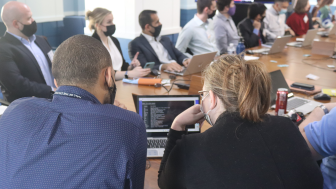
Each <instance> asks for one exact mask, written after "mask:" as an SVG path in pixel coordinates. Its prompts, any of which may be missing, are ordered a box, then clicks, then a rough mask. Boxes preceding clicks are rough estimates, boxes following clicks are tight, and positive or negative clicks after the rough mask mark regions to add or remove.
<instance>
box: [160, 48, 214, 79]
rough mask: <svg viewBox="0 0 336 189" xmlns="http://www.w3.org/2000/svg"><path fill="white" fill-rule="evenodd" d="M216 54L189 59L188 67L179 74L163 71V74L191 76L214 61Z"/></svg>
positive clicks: (195, 56)
mask: <svg viewBox="0 0 336 189" xmlns="http://www.w3.org/2000/svg"><path fill="white" fill-rule="evenodd" d="M216 54H217V52H211V53H206V54H200V55H194V56H193V57H192V58H191V60H190V63H189V65H188V67H186V68H185V67H184V68H183V70H182V71H181V72H175V71H168V70H165V71H164V72H166V73H171V74H175V75H180V76H186V75H191V74H194V73H199V72H201V71H202V70H204V68H205V67H206V66H207V65H209V64H210V63H211V62H212V61H213V60H214V58H215V56H216Z"/></svg>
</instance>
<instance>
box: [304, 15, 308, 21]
mask: <svg viewBox="0 0 336 189" xmlns="http://www.w3.org/2000/svg"><path fill="white" fill-rule="evenodd" d="M308 20H309V19H308V16H307V15H306V16H305V17H304V18H303V21H304V22H305V23H307V22H308Z"/></svg>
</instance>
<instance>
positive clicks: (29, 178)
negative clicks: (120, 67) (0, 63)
mask: <svg viewBox="0 0 336 189" xmlns="http://www.w3.org/2000/svg"><path fill="white" fill-rule="evenodd" d="M93 63H94V64H93ZM52 73H53V74H54V76H55V85H56V86H57V87H58V88H57V90H56V91H55V94H54V95H53V99H52V100H51V99H43V98H24V99H19V100H16V101H15V102H13V103H12V104H11V105H10V106H9V107H8V108H7V110H6V111H5V112H4V114H3V115H2V117H1V119H0V151H1V153H0V164H1V165H6V166H0V188H18V189H20V188H135V189H141V188H143V187H144V176H145V167H146V154H147V136H146V127H145V123H144V122H143V120H142V118H141V117H140V116H139V115H138V114H136V113H134V112H131V111H128V110H125V109H124V108H125V107H124V106H123V105H122V104H120V103H119V102H117V101H116V100H115V97H116V91H117V87H116V84H115V74H114V70H113V66H112V59H111V56H110V53H109V52H108V51H107V49H106V48H105V47H104V45H103V44H102V43H101V42H99V41H98V40H96V39H94V38H92V37H89V36H85V35H76V36H73V37H71V38H69V39H67V40H66V41H64V42H63V43H62V44H61V45H60V46H59V47H58V48H57V50H56V52H55V56H54V60H53V67H52ZM112 104H114V105H112Z"/></svg>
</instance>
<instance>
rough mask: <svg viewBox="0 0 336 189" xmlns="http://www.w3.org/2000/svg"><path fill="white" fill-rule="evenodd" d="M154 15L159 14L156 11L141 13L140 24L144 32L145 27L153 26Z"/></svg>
mask: <svg viewBox="0 0 336 189" xmlns="http://www.w3.org/2000/svg"><path fill="white" fill-rule="evenodd" d="M152 14H157V12H156V11H154V10H144V11H142V12H141V13H140V15H139V24H140V26H141V28H142V30H144V29H145V26H146V25H147V24H149V25H151V24H152V22H153V20H152V17H151V16H152Z"/></svg>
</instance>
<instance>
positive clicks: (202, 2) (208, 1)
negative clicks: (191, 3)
mask: <svg viewBox="0 0 336 189" xmlns="http://www.w3.org/2000/svg"><path fill="white" fill-rule="evenodd" d="M212 1H215V0H197V13H198V14H202V13H203V10H204V9H205V8H206V7H208V8H210V7H211V5H212Z"/></svg>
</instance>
